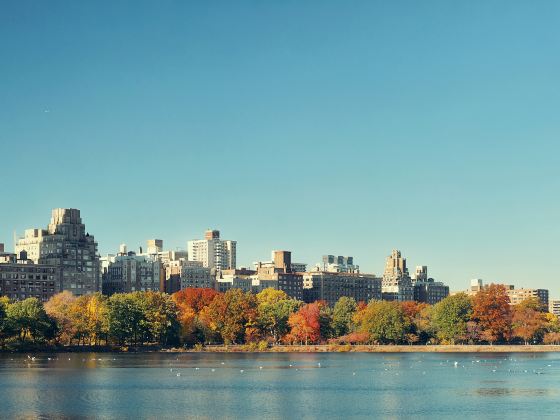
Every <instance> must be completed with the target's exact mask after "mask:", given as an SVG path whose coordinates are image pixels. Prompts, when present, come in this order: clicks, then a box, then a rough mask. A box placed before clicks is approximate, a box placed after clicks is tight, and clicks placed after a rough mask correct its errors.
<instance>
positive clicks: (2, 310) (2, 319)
mask: <svg viewBox="0 0 560 420" xmlns="http://www.w3.org/2000/svg"><path fill="white" fill-rule="evenodd" d="M9 303H10V300H9V299H8V298H7V297H6V296H1V297H0V340H1V343H2V348H3V347H4V340H5V338H6V333H8V331H7V325H6V308H7V307H8V305H9Z"/></svg>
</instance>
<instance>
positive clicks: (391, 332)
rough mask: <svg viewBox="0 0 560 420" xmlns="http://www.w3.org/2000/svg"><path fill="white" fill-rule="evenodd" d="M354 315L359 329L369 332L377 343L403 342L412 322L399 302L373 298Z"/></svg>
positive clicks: (372, 339) (371, 339)
mask: <svg viewBox="0 0 560 420" xmlns="http://www.w3.org/2000/svg"><path fill="white" fill-rule="evenodd" d="M356 315H357V316H355V317H354V320H355V322H356V324H357V325H358V331H360V332H365V333H368V334H369V336H370V341H371V342H375V343H381V344H386V343H402V342H404V341H405V340H406V334H407V333H408V332H409V330H410V323H409V321H408V319H407V318H406V315H405V313H404V311H403V309H402V307H401V306H400V305H399V303H398V302H388V301H379V300H372V301H371V302H370V303H369V304H368V305H367V307H366V308H365V309H364V310H363V311H359V312H358V313H357V314H356Z"/></svg>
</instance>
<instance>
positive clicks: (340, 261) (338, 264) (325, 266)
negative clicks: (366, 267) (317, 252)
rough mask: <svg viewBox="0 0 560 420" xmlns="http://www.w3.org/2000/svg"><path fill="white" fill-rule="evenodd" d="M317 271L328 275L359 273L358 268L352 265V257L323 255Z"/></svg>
mask: <svg viewBox="0 0 560 420" xmlns="http://www.w3.org/2000/svg"><path fill="white" fill-rule="evenodd" d="M318 271H324V272H329V273H359V272H360V267H359V266H358V265H355V264H354V257H344V256H341V255H339V256H334V255H323V259H322V264H321V266H320V268H319V270H318Z"/></svg>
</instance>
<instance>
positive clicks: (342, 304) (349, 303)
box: [332, 296, 358, 337]
mask: <svg viewBox="0 0 560 420" xmlns="http://www.w3.org/2000/svg"><path fill="white" fill-rule="evenodd" d="M357 309H358V304H357V303H356V301H355V300H354V298H352V297H347V296H342V297H341V298H340V299H338V301H337V302H336V303H335V304H334V308H333V311H332V330H333V334H334V335H335V337H340V336H343V335H346V334H348V333H349V332H350V331H352V330H353V329H354V322H353V321H352V318H353V317H354V314H355V313H356V310H357Z"/></svg>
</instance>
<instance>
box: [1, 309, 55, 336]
mask: <svg viewBox="0 0 560 420" xmlns="http://www.w3.org/2000/svg"><path fill="white" fill-rule="evenodd" d="M6 316H7V320H6V321H7V325H8V329H9V331H11V333H12V335H14V336H16V337H17V338H18V340H19V342H20V344H23V343H24V342H25V341H26V340H28V339H31V340H32V341H33V342H38V341H45V340H49V339H51V338H54V336H55V335H56V322H55V321H54V320H53V319H51V318H50V317H49V316H48V315H47V313H46V312H45V309H44V308H43V305H42V304H41V302H39V300H38V299H37V298H27V299H25V300H21V301H17V302H14V303H10V304H9V305H8V307H7V309H6Z"/></svg>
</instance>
